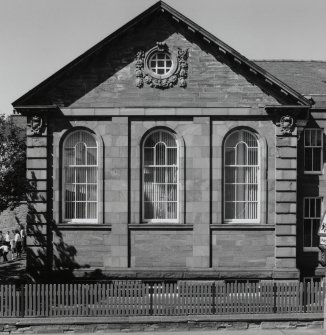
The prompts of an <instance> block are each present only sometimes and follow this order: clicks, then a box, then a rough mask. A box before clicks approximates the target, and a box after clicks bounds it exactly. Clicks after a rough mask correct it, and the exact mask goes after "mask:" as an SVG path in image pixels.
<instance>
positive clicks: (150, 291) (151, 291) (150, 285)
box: [149, 284, 154, 315]
mask: <svg viewBox="0 0 326 335" xmlns="http://www.w3.org/2000/svg"><path fill="white" fill-rule="evenodd" d="M153 294H154V284H149V314H150V315H153V314H154V308H153Z"/></svg>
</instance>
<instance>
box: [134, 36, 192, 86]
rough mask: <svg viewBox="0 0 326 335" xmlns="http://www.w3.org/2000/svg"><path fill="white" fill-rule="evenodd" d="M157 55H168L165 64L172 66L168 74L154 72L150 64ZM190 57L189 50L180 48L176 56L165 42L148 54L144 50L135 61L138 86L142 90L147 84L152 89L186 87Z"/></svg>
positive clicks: (167, 70) (159, 43) (138, 53)
mask: <svg viewBox="0 0 326 335" xmlns="http://www.w3.org/2000/svg"><path fill="white" fill-rule="evenodd" d="M155 53H166V55H168V56H167V57H169V59H168V61H167V63H165V64H171V67H170V68H168V69H166V72H167V73H164V74H162V75H161V74H159V73H155V72H153V71H152V69H151V64H149V62H150V60H151V57H153V55H155ZM188 56H189V52H188V49H186V50H182V49H180V48H178V50H177V53H176V54H175V53H173V52H171V51H170V50H169V48H168V46H167V45H166V44H165V43H164V42H157V43H156V47H155V48H153V49H151V50H150V51H149V52H147V53H146V54H145V52H144V51H142V50H141V51H138V52H137V54H136V60H135V66H136V69H135V75H136V86H137V87H139V88H142V87H143V86H144V84H146V85H149V86H150V87H155V88H160V89H166V88H169V87H173V86H175V85H177V84H179V86H180V87H186V86H187V81H186V78H187V77H188ZM164 61H165V60H164Z"/></svg>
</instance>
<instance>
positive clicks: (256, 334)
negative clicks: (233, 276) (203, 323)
mask: <svg viewBox="0 0 326 335" xmlns="http://www.w3.org/2000/svg"><path fill="white" fill-rule="evenodd" d="M125 333H131V335H171V334H172V335H242V334H244V335H326V330H323V329H245V330H244V329H239V330H227V329H222V330H200V331H197V330H189V331H186V332H185V331H155V332H153V331H145V332H130V331H125V332H124V331H121V332H118V333H113V332H105V331H103V332H101V331H97V332H96V334H108V335H123V334H125ZM26 334H27V333H26ZM82 334H83V335H93V334H94V333H84V332H83V333H82ZM37 335H42V334H41V333H37ZM44 335H51V334H50V333H46V334H44ZM53 335H54V333H53Z"/></svg>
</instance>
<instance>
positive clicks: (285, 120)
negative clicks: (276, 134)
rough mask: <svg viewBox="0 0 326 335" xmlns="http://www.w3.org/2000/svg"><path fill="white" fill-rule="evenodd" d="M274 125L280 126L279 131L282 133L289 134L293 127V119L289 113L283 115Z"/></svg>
mask: <svg viewBox="0 0 326 335" xmlns="http://www.w3.org/2000/svg"><path fill="white" fill-rule="evenodd" d="M276 125H277V126H278V127H280V128H281V133H282V134H283V135H291V134H292V132H293V130H294V128H295V120H294V118H293V117H292V116H290V115H283V116H282V117H281V118H280V121H279V122H277V123H276Z"/></svg>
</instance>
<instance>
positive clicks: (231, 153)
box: [224, 148, 235, 165]
mask: <svg viewBox="0 0 326 335" xmlns="http://www.w3.org/2000/svg"><path fill="white" fill-rule="evenodd" d="M224 159H225V165H234V164H235V150H234V148H225V158H224Z"/></svg>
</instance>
